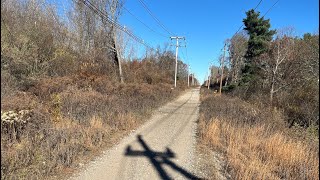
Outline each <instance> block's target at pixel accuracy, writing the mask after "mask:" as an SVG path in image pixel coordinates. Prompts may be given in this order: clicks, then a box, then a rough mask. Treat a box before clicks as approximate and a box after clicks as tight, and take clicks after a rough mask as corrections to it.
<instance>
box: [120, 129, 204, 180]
mask: <svg viewBox="0 0 320 180" xmlns="http://www.w3.org/2000/svg"><path fill="white" fill-rule="evenodd" d="M137 138H138V141H139V143H140V144H141V146H142V147H143V149H144V151H135V150H132V149H131V146H130V145H129V146H128V147H127V148H126V152H125V155H126V156H145V157H146V158H148V159H149V161H150V162H151V163H152V165H153V166H154V168H155V169H156V170H157V172H158V174H159V176H160V177H161V178H162V179H166V180H167V179H172V178H171V177H170V176H169V175H168V173H167V172H166V171H165V170H164V169H163V167H162V165H163V164H166V165H168V166H170V167H171V168H172V169H174V170H175V171H177V172H179V173H180V174H182V175H183V176H184V177H185V178H187V179H200V178H199V177H197V176H195V175H193V174H191V173H190V172H188V171H186V170H185V169H183V168H182V167H179V166H178V165H177V164H175V163H174V162H172V161H171V160H169V158H175V157H176V155H175V153H174V152H173V151H172V150H171V149H170V148H166V151H165V152H155V151H153V150H152V149H150V147H149V146H148V145H147V143H146V142H145V141H144V140H143V139H142V136H141V135H138V136H137Z"/></svg>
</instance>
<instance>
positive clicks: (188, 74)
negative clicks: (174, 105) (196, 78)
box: [188, 64, 190, 87]
mask: <svg viewBox="0 0 320 180" xmlns="http://www.w3.org/2000/svg"><path fill="white" fill-rule="evenodd" d="M189 70H190V65H189V64H188V87H189V81H190V80H189V79H190V77H189V74H190V72H189Z"/></svg>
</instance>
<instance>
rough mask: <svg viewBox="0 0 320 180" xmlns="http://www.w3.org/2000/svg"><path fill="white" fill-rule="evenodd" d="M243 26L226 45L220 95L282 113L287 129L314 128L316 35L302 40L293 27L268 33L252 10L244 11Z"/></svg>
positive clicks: (267, 23) (265, 23)
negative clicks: (232, 96)
mask: <svg viewBox="0 0 320 180" xmlns="http://www.w3.org/2000/svg"><path fill="white" fill-rule="evenodd" d="M243 23H244V28H243V30H242V31H240V32H238V33H236V34H234V35H233V36H232V37H231V38H230V39H227V40H226V41H225V43H226V44H227V47H228V52H229V54H228V57H227V58H225V59H226V62H225V63H226V64H227V65H226V66H225V67H224V69H225V70H226V73H224V87H223V90H224V91H225V92H228V93H230V94H233V95H237V96H240V97H242V98H244V99H246V100H253V101H260V102H263V103H265V104H268V105H271V106H273V107H275V108H279V109H282V110H283V111H284V112H285V114H286V116H287V120H288V124H289V126H290V127H291V126H294V125H298V126H304V127H310V126H315V127H316V128H317V127H318V126H319V30H318V31H317V32H315V33H305V34H303V36H296V35H295V30H294V28H293V27H286V28H282V29H277V30H272V29H271V23H270V19H265V18H264V17H261V16H260V13H259V12H256V11H254V10H249V11H247V12H246V18H244V19H243ZM220 59H221V58H220ZM215 69H217V68H215ZM220 69H221V68H220ZM212 73H213V71H212ZM217 74H218V75H219V72H218V70H216V71H215V73H213V76H214V75H215V76H216V75H217ZM215 76H214V77H215Z"/></svg>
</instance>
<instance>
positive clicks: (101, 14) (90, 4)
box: [73, 0, 153, 49]
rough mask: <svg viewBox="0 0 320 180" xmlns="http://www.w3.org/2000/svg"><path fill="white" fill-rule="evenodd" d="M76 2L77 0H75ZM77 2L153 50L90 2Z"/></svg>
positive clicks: (80, 0)
mask: <svg viewBox="0 0 320 180" xmlns="http://www.w3.org/2000/svg"><path fill="white" fill-rule="evenodd" d="M73 1H75V0H73ZM77 2H82V3H83V4H84V5H85V6H87V7H88V8H89V9H91V10H92V11H93V12H94V13H96V14H97V15H98V16H100V17H101V19H102V21H107V22H108V23H110V24H112V25H114V27H116V28H117V29H119V30H121V31H122V32H124V33H126V34H127V35H129V36H130V37H131V38H132V39H133V40H135V41H137V42H138V43H140V44H142V45H144V46H146V47H148V48H150V49H153V48H152V47H151V46H150V45H148V44H147V43H145V42H144V40H143V39H141V38H140V37H138V36H136V35H134V34H133V33H132V32H130V31H128V30H127V29H126V28H125V27H124V26H122V25H120V24H119V23H117V22H116V21H114V20H112V19H110V18H109V17H108V15H107V13H105V12H102V10H100V9H99V8H97V7H96V6H95V5H93V4H92V3H91V2H90V1H89V0H78V1H77Z"/></svg>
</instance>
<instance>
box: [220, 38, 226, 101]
mask: <svg viewBox="0 0 320 180" xmlns="http://www.w3.org/2000/svg"><path fill="white" fill-rule="evenodd" d="M225 53H226V44H224V47H223V57H222V62H221V77H220V89H219V93H220V95H221V90H222V77H223V69H224V67H223V62H224V56H225Z"/></svg>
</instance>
